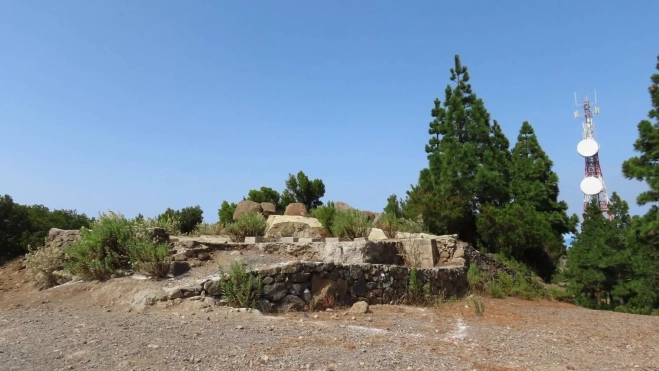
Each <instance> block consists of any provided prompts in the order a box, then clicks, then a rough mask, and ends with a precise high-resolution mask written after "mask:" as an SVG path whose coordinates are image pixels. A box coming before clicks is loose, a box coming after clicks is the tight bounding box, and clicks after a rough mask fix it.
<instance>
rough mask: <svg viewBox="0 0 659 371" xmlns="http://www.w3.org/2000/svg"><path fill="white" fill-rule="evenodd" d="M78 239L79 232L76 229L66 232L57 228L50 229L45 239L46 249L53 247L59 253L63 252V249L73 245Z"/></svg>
mask: <svg viewBox="0 0 659 371" xmlns="http://www.w3.org/2000/svg"><path fill="white" fill-rule="evenodd" d="M79 238H80V231H79V230H77V229H73V230H66V229H59V228H51V229H50V230H49V231H48V237H46V247H55V248H57V249H59V250H61V251H64V248H65V247H67V246H69V245H70V244H72V243H74V242H75V241H77V240H78V239H79ZM33 247H36V246H33Z"/></svg>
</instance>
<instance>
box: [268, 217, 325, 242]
mask: <svg viewBox="0 0 659 371" xmlns="http://www.w3.org/2000/svg"><path fill="white" fill-rule="evenodd" d="M325 233H326V232H325V229H324V228H323V225H322V224H320V222H319V221H318V219H316V218H308V217H305V216H291V215H270V216H269V217H268V221H267V227H266V229H265V233H264V236H265V237H266V238H268V237H280V236H281V235H282V234H286V235H287V236H285V237H298V238H321V237H324V236H325Z"/></svg>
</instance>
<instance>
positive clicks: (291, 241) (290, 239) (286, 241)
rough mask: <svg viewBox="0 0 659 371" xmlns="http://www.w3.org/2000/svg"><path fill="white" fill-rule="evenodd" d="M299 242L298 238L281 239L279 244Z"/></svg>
mask: <svg viewBox="0 0 659 371" xmlns="http://www.w3.org/2000/svg"><path fill="white" fill-rule="evenodd" d="M298 240H299V238H297V237H281V238H280V239H279V242H284V243H293V242H297V241H298Z"/></svg>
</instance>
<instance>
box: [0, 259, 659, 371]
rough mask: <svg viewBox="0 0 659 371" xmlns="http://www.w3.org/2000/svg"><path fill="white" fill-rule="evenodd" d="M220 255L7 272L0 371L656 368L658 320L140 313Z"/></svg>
mask: <svg viewBox="0 0 659 371" xmlns="http://www.w3.org/2000/svg"><path fill="white" fill-rule="evenodd" d="M238 256H240V257H241V258H242V259H244V260H246V261H247V262H248V263H250V264H252V265H254V266H259V265H266V264H271V263H276V262H278V261H287V260H290V259H288V258H287V257H285V256H264V255H261V254H258V253H257V252H250V251H243V252H241V253H237V252H230V251H222V252H216V253H215V254H214V255H213V259H214V261H213V262H209V263H206V264H205V265H203V266H201V267H197V268H194V269H193V270H192V271H191V272H190V274H189V275H187V276H186V277H183V278H179V279H178V280H169V281H167V280H165V281H151V280H136V279H133V278H119V279H113V280H110V281H107V282H103V283H99V282H86V283H77V284H71V285H65V286H61V287H57V288H53V289H50V290H45V291H37V290H35V289H34V288H32V287H31V286H30V284H29V283H26V282H25V280H24V273H23V272H24V270H21V269H20V267H21V264H20V262H10V263H7V264H5V265H4V266H2V267H0V369H1V370H40V371H41V370H104V371H111V370H117V371H119V370H177V371H178V370H659V317H648V316H637V315H629V314H621V313H613V312H604V311H593V310H587V309H583V308H578V307H575V306H573V305H569V304H565V303H557V302H551V301H524V300H519V299H505V300H499V299H484V300H483V302H484V303H485V312H484V315H483V316H482V317H479V316H476V314H475V311H474V309H473V307H472V302H471V300H470V299H469V298H466V299H465V300H463V301H460V302H456V303H447V304H445V305H443V306H441V307H438V308H414V307H406V306H390V305H378V306H372V307H371V308H370V312H369V313H367V314H350V313H347V310H346V309H335V310H334V311H331V312H320V313H313V312H309V313H289V314H287V315H276V316H273V315H261V314H258V313H243V312H237V311H233V310H231V309H230V308H226V307H219V306H217V307H213V308H210V309H209V308H202V307H201V306H200V305H199V304H200V303H201V302H198V301H192V300H189V299H188V300H184V301H183V302H182V303H180V304H175V305H174V304H172V302H171V301H170V302H167V303H166V304H167V305H165V303H158V304H157V305H154V306H146V307H145V306H143V305H140V303H142V302H143V300H142V299H143V298H145V297H149V295H150V294H153V293H158V292H161V291H162V287H163V286H166V285H173V284H179V283H178V282H176V281H180V280H191V279H196V278H199V277H203V276H205V275H209V274H213V273H216V272H217V265H218V264H222V265H225V266H226V265H227V264H229V263H230V262H231V261H232V260H233V259H235V258H236V257H238Z"/></svg>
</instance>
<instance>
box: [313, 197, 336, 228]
mask: <svg viewBox="0 0 659 371" xmlns="http://www.w3.org/2000/svg"><path fill="white" fill-rule="evenodd" d="M335 215H336V209H335V208H334V202H332V201H329V202H328V203H327V205H323V206H319V207H318V208H316V209H312V210H311V216H313V217H314V218H316V219H318V221H319V222H320V224H321V225H322V226H323V228H325V229H327V230H328V231H331V230H332V224H333V222H334V216H335Z"/></svg>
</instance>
